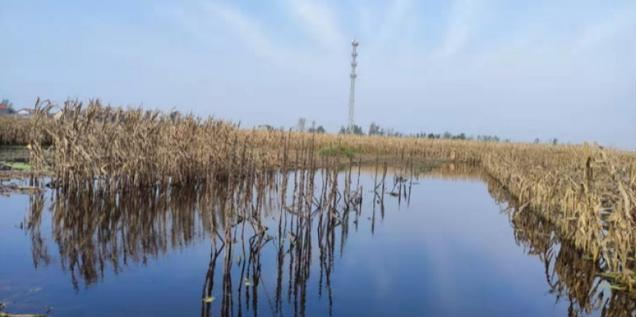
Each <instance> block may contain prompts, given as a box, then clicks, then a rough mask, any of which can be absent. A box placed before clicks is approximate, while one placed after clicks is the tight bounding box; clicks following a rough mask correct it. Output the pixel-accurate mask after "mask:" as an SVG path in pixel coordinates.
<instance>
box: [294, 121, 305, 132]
mask: <svg viewBox="0 0 637 317" xmlns="http://www.w3.org/2000/svg"><path fill="white" fill-rule="evenodd" d="M296 130H297V131H299V132H305V118H299V121H298V122H297V123H296Z"/></svg>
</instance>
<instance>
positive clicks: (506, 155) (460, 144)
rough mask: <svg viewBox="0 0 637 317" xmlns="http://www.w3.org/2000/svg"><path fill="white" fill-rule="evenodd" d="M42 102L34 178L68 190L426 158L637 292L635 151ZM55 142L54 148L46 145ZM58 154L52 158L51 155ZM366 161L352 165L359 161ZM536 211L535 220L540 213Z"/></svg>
mask: <svg viewBox="0 0 637 317" xmlns="http://www.w3.org/2000/svg"><path fill="white" fill-rule="evenodd" d="M51 107H52V105H51V104H50V103H43V104H40V105H38V106H37V108H38V110H37V111H36V115H35V117H34V119H33V120H32V122H33V126H32V130H31V131H30V135H31V139H30V143H31V144H32V154H33V164H34V167H35V170H49V171H50V172H51V173H52V174H53V179H54V180H55V182H56V185H57V187H58V188H61V189H64V190H69V191H84V190H89V191H90V190H94V189H96V188H99V189H104V190H107V191H112V192H121V191H126V190H127V189H129V188H131V187H151V186H160V187H167V186H175V185H177V186H184V185H188V184H198V183H202V182H203V183H205V182H206V181H208V180H211V179H214V180H219V179H221V180H226V181H232V180H233V179H237V178H245V177H252V175H255V174H262V173H265V172H268V171H273V170H287V169H312V168H316V167H319V166H321V165H324V164H328V163H329V164H331V163H330V162H333V161H334V160H341V161H343V162H347V161H350V162H351V161H368V162H380V161H392V162H395V163H397V164H415V163H416V162H422V161H427V160H444V161H452V162H469V163H472V164H475V165H478V166H480V167H481V168H482V169H483V170H484V171H485V172H486V173H488V174H489V175H490V176H491V177H492V178H494V179H495V180H497V181H498V182H499V183H500V184H501V186H503V187H504V188H506V190H507V191H508V192H509V193H510V194H511V195H512V196H514V197H515V198H516V199H517V200H518V201H519V202H520V204H521V206H522V209H525V208H526V209H528V210H533V212H537V213H539V214H540V215H542V216H543V217H545V218H546V219H548V220H549V221H550V222H551V223H552V224H553V225H554V226H556V227H557V228H559V231H560V232H561V233H562V235H563V236H564V237H566V238H568V239H569V240H571V241H572V242H573V244H574V246H575V247H576V248H578V249H580V250H583V251H585V252H587V253H588V254H589V255H590V256H591V257H592V258H593V259H598V260H599V261H601V262H602V263H603V265H605V266H606V268H607V271H608V272H611V274H612V276H613V278H614V279H615V280H616V281H617V282H618V283H620V284H622V285H625V287H626V288H627V289H629V290H631V291H633V292H634V289H635V273H634V272H635V270H634V268H635V153H634V152H623V151H617V150H610V149H602V148H600V147H598V146H594V145H531V144H513V143H483V142H474V141H459V140H430V139H414V138H391V137H370V136H349V135H331V134H321V135H318V134H308V133H295V132H283V131H260V130H259V131H257V130H243V129H239V127H237V126H236V125H233V124H229V123H227V122H224V121H221V120H217V119H213V118H208V119H200V118H197V117H194V116H192V115H185V116H181V115H176V116H170V115H167V114H163V113H160V112H154V111H144V110H142V109H129V110H123V109H121V108H112V107H106V106H103V105H101V104H100V103H99V102H98V101H91V102H90V103H89V104H88V105H86V106H82V105H81V104H80V103H78V102H72V101H70V102H66V103H65V105H64V107H63V109H62V111H63V112H62V115H61V116H60V117H59V119H57V120H52V119H50V118H48V117H47V116H46V113H47V111H48V109H49V108H51ZM47 138H48V139H50V140H51V147H50V148H49V149H48V150H45V149H44V148H43V147H42V146H41V143H42V142H44V141H45V140H46V139H47ZM47 152H48V154H47ZM352 154H353V155H354V156H355V157H353V158H352V157H351V155H352ZM529 212H530V211H529Z"/></svg>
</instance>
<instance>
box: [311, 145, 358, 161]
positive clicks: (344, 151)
mask: <svg viewBox="0 0 637 317" xmlns="http://www.w3.org/2000/svg"><path fill="white" fill-rule="evenodd" d="M318 154H319V155H321V156H332V157H347V158H352V157H354V155H355V154H356V150H354V149H353V148H351V147H347V146H344V145H340V144H339V145H328V146H326V147H323V148H321V149H319V151H318Z"/></svg>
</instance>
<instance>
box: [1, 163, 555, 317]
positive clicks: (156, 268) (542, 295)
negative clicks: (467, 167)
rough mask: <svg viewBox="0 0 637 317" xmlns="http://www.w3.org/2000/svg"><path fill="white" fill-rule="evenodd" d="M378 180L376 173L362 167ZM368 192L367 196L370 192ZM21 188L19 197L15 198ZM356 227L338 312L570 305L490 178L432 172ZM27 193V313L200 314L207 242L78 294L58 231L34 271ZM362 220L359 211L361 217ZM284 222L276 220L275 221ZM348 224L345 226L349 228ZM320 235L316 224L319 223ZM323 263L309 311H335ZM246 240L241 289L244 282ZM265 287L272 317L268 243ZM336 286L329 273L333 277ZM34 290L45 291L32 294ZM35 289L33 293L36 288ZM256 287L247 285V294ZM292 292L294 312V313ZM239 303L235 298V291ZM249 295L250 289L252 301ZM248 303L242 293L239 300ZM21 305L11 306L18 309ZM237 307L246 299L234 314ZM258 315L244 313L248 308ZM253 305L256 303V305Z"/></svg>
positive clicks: (13, 209)
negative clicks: (526, 248)
mask: <svg viewBox="0 0 637 317" xmlns="http://www.w3.org/2000/svg"><path fill="white" fill-rule="evenodd" d="M363 177H364V179H363V181H364V182H363V186H364V188H371V187H372V185H371V182H372V179H373V175H372V176H363ZM366 195H367V194H366ZM14 197H15V198H14ZM369 197H370V196H366V198H367V200H366V201H365V205H366V208H365V210H364V213H363V215H362V216H361V217H360V219H359V226H358V230H357V231H356V230H355V227H354V226H353V224H351V225H350V233H349V237H348V240H347V241H346V244H345V250H344V253H343V255H342V256H339V250H338V245H339V243H340V241H339V240H340V239H338V238H337V241H336V245H337V250H336V252H335V257H336V259H335V264H334V271H333V274H332V287H333V292H334V314H335V315H336V316H351V315H362V316H389V315H396V316H399V315H416V316H421V315H432V316H475V315H484V316H511V315H515V316H553V315H554V316H565V315H566V313H567V310H566V306H565V304H564V303H563V302H560V303H558V304H557V305H556V304H555V297H553V296H552V295H550V294H548V286H547V285H546V282H545V280H544V268H543V264H542V263H541V262H540V261H539V259H538V258H537V257H533V256H527V255H525V254H524V252H523V250H522V248H521V247H518V246H517V245H516V244H515V242H514V239H513V232H512V228H511V227H510V225H509V223H508V220H507V217H506V215H503V214H501V213H500V212H499V208H498V206H497V205H496V204H495V203H494V201H493V199H492V198H491V197H490V196H489V194H488V192H487V189H486V185H485V184H482V183H480V182H464V181H463V182H459V181H443V180H439V179H423V180H421V181H420V183H419V184H418V185H415V186H414V187H413V189H412V198H411V203H410V205H409V206H407V204H406V203H405V202H404V201H403V202H402V205H401V207H400V208H397V202H396V198H394V197H390V196H387V198H386V202H385V204H386V206H385V219H384V220H382V222H381V219H380V211H379V208H378V206H377V208H376V221H377V223H376V231H375V235H373V236H372V235H371V232H370V225H371V219H368V217H371V200H370V199H369ZM27 203H28V198H27V197H26V196H12V197H11V198H10V199H8V198H5V197H2V198H0V204H1V205H2V206H3V210H5V211H3V213H0V258H3V259H7V258H9V259H12V260H11V261H3V263H2V264H0V285H2V286H3V287H4V288H3V287H0V300H1V299H3V298H7V297H9V296H15V294H19V295H20V296H18V297H15V298H16V299H17V302H16V303H15V305H17V306H13V307H23V308H25V310H29V309H30V310H31V311H32V312H33V308H34V307H35V308H38V309H39V307H43V306H44V305H53V306H54V307H55V312H56V314H58V315H60V316H64V315H77V316H81V315H92V316H99V315H105V316H108V315H113V314H121V313H122V312H126V314H130V315H136V316H159V315H166V316H174V315H197V314H198V313H199V309H200V305H201V290H202V287H203V282H204V276H205V272H206V269H207V267H208V261H209V256H210V253H209V252H210V244H209V242H208V240H207V239H204V240H203V241H200V242H197V243H195V244H193V245H191V246H188V247H186V248H184V249H181V250H172V251H169V252H168V254H166V255H165V256H160V257H159V258H157V259H150V260H149V262H148V264H147V265H143V264H139V263H130V264H129V265H128V266H126V267H124V268H123V270H122V272H120V273H119V274H114V273H113V272H112V270H111V268H110V267H109V266H108V265H107V267H106V269H105V277H104V279H103V280H102V281H99V282H98V283H96V284H94V285H92V286H90V287H88V288H83V284H82V283H81V284H80V285H81V286H80V290H79V291H78V292H75V291H74V290H73V288H72V286H71V283H70V276H69V274H68V273H63V272H62V271H61V269H60V261H59V255H58V251H57V246H56V244H55V243H54V242H53V241H51V239H50V238H47V239H48V241H47V243H48V247H49V253H50V254H51V255H52V262H51V264H50V265H49V266H47V267H44V268H42V267H40V268H38V269H37V270H36V269H34V268H33V264H32V260H31V250H30V247H31V243H30V238H29V236H28V234H25V233H24V231H22V230H20V229H19V228H16V226H15V225H16V224H19V223H20V221H22V220H23V219H24V217H25V214H24V211H25V210H26V208H27V207H26V205H27ZM44 214H45V217H44V218H43V219H44V225H43V227H42V233H43V235H44V236H45V237H50V234H51V227H50V223H49V222H48V221H49V219H50V213H49V212H48V211H47V210H46V209H45V211H44ZM350 220H353V217H350ZM271 228H273V227H271ZM339 230H340V229H339ZM313 234H314V235H315V233H314V232H313ZM312 247H313V255H312V261H313V263H312V271H311V274H310V281H309V284H308V295H307V315H308V316H325V315H327V313H328V310H327V306H328V301H327V291H325V290H324V291H323V294H322V297H321V298H319V296H318V289H317V288H318V280H319V265H318V246H317V243H316V241H313V246H312ZM240 250H241V249H240V247H235V253H234V258H235V264H233V272H232V275H233V294H234V295H235V296H236V294H237V293H236V290H237V287H238V285H239V283H240V278H239V271H240V267H239V266H237V265H236V259H237V258H238V256H239V254H240V253H241V251H240ZM261 260H262V279H263V282H262V284H261V286H260V288H259V306H258V308H259V309H258V310H259V313H260V314H261V315H265V316H267V315H270V314H271V311H270V307H269V304H268V301H272V300H273V297H274V292H275V287H276V249H275V248H274V245H273V244H269V245H268V247H266V248H265V249H264V250H263V252H262V254H261ZM287 265H288V262H286V263H285V264H284V272H286V273H285V274H286V277H285V278H284V291H283V295H284V298H286V299H287V270H288V267H287ZM222 268H223V263H222V259H221V258H220V260H219V261H218V262H217V271H216V279H215V290H214V291H213V295H214V296H215V297H217V300H215V302H213V306H214V310H213V312H215V315H216V314H217V313H218V311H219V304H220V299H221V294H220V286H221V281H222V279H221V273H222V272H221V271H222ZM323 283H325V281H323ZM34 288H41V290H37V291H35V292H33V289H34ZM30 289H31V291H30ZM244 296H245V294H244ZM286 299H284V307H285V306H287V307H286V308H285V311H284V315H289V314H291V313H292V308H291V307H290V305H288V304H286ZM235 301H236V298H235ZM242 301H245V297H244V298H242ZM237 304H238V303H237V302H235V305H237ZM10 307H11V306H10ZM236 312H237V310H236V307H235V313H236ZM246 313H248V312H247V311H245V308H244V314H246ZM249 313H250V314H251V311H250V312H249Z"/></svg>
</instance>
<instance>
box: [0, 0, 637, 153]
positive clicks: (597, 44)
mask: <svg viewBox="0 0 637 317" xmlns="http://www.w3.org/2000/svg"><path fill="white" fill-rule="evenodd" d="M635 12H636V11H635V1H634V0H632V1H631V0H626V1H624V0H617V1H567V0H565V1H549V0H546V1H544V0H539V1H509V0H484V1H480V0H475V1H462V0H460V1H432V0H430V1H416V0H397V1H351V0H344V1H328V2H322V1H310V0H273V1H207V0H195V1H161V0H160V1H31V0H3V1H2V2H1V3H0V41H1V43H2V44H1V48H2V49H0V69H1V71H0V98H8V99H10V100H12V101H13V103H14V104H15V105H16V106H18V107H31V106H32V105H33V104H34V101H35V100H36V98H37V97H38V96H39V97H42V98H47V99H51V100H54V101H57V102H59V103H61V102H63V101H64V100H66V99H68V98H72V99H80V100H88V99H89V98H100V99H101V100H102V101H104V102H105V103H109V104H112V105H120V106H143V107H144V108H149V109H159V110H165V111H168V110H172V109H175V110H179V111H182V112H192V113H194V114H196V115H199V116H209V115H211V116H214V117H216V118H223V119H227V120H231V121H235V122H241V125H242V126H244V127H251V126H256V125H260V124H270V125H272V126H275V127H292V126H294V125H295V124H296V122H297V120H298V118H300V117H304V118H307V121H308V122H311V121H316V123H317V124H320V125H323V126H324V127H325V128H326V129H327V130H328V131H331V132H335V131H337V130H338V128H339V127H340V126H343V125H346V124H347V114H348V110H347V106H348V96H349V72H350V69H349V67H350V66H349V63H350V58H351V57H350V50H351V41H352V39H354V38H356V39H357V40H358V41H359V42H360V46H359V47H358V51H359V57H358V78H357V82H356V85H357V86H356V111H355V121H356V123H357V124H359V125H361V126H362V127H363V128H364V129H365V130H367V127H368V126H369V124H370V123H371V122H375V123H377V124H379V125H380V126H381V127H384V128H391V129H394V130H398V131H402V132H406V133H416V132H434V133H443V132H445V131H449V132H451V133H461V132H464V133H466V134H469V135H478V134H489V135H498V136H499V137H500V138H503V139H504V138H508V139H511V140H514V141H533V140H534V139H535V138H539V139H540V140H543V141H545V140H549V139H551V138H557V139H558V140H559V141H560V142H570V143H581V142H598V143H600V144H603V145H606V146H613V147H619V148H624V149H630V150H634V149H635V131H636V128H635V122H636V121H634V118H636V111H635V110H636V103H635V87H636V82H635V69H636V65H635V56H636V55H635V46H636V43H635Z"/></svg>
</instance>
